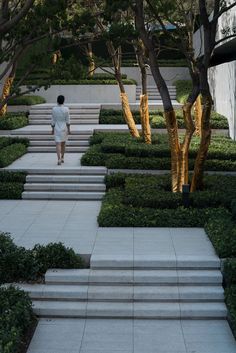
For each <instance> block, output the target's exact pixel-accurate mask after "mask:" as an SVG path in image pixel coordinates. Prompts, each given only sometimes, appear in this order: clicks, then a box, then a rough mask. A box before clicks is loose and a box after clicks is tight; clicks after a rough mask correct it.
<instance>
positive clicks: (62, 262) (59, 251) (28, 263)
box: [0, 233, 83, 283]
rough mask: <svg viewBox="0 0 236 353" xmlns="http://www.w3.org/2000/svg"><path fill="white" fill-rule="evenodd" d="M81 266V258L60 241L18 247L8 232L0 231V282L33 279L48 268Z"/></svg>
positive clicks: (41, 274)
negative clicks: (28, 247) (31, 247)
mask: <svg viewBox="0 0 236 353" xmlns="http://www.w3.org/2000/svg"><path fill="white" fill-rule="evenodd" d="M52 267H54V268H55V267H56V268H82V267H83V260H82V259H81V257H80V256H79V255H77V254H75V252H74V251H73V249H71V248H66V247H65V246H64V245H63V244H62V243H50V244H48V245H46V246H42V245H38V244H36V245H35V247H34V248H33V249H32V250H27V249H25V248H23V247H18V246H17V245H15V244H14V242H13V240H12V238H11V237H10V235H9V234H6V233H0V283H9V282H17V281H34V280H36V279H38V278H40V277H41V276H43V274H44V273H45V272H46V271H47V269H48V268H52Z"/></svg>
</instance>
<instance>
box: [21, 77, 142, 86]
mask: <svg viewBox="0 0 236 353" xmlns="http://www.w3.org/2000/svg"><path fill="white" fill-rule="evenodd" d="M123 83H124V84H125V85H136V84H137V82H136V81H135V80H132V79H125V80H123ZM25 84H26V85H39V86H44V85H45V84H47V81H45V80H38V81H35V82H32V81H26V82H25ZM50 85H117V81H116V80H115V79H103V80H98V79H95V80H92V79H78V80H75V79H64V78H63V79H54V80H51V81H50Z"/></svg>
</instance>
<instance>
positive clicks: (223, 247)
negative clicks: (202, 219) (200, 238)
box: [205, 216, 236, 258]
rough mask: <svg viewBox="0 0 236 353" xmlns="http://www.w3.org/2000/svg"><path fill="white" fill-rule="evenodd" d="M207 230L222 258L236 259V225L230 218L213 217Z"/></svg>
mask: <svg viewBox="0 0 236 353" xmlns="http://www.w3.org/2000/svg"><path fill="white" fill-rule="evenodd" d="M205 230H206V233H207V235H208V236H209V238H210V240H211V242H212V244H213V245H214V247H215V249H216V252H217V254H218V255H219V256H220V257H221V258H225V257H236V225H235V223H234V222H233V221H232V220H231V219H229V217H227V218H225V219H224V217H220V218H219V217H217V216H213V217H212V218H211V219H209V221H208V222H207V223H206V224H205Z"/></svg>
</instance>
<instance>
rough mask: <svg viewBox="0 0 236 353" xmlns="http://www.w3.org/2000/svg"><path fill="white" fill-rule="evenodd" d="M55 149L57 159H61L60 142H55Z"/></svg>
mask: <svg viewBox="0 0 236 353" xmlns="http://www.w3.org/2000/svg"><path fill="white" fill-rule="evenodd" d="M56 149H57V159H58V161H59V160H60V159H61V142H56Z"/></svg>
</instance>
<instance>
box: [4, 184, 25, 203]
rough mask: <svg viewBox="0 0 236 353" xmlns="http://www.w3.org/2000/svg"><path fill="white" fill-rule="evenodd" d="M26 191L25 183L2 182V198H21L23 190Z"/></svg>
mask: <svg viewBox="0 0 236 353" xmlns="http://www.w3.org/2000/svg"><path fill="white" fill-rule="evenodd" d="M23 191H24V184H23V183H18V182H9V183H7V182H4V183H2V182H1V183H0V199H7V200H10V199H13V200H17V199H21V195H22V192H23Z"/></svg>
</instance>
